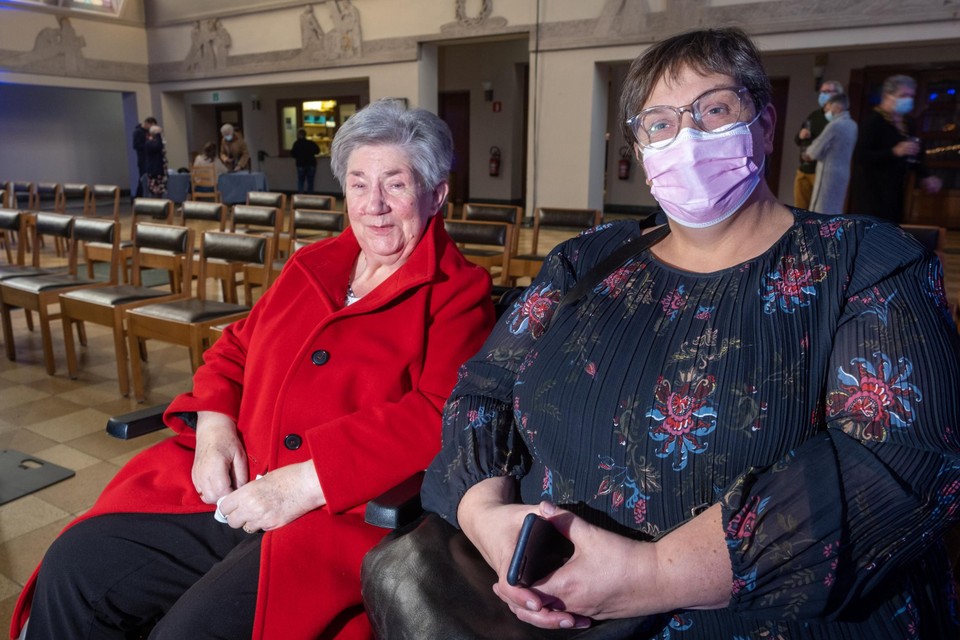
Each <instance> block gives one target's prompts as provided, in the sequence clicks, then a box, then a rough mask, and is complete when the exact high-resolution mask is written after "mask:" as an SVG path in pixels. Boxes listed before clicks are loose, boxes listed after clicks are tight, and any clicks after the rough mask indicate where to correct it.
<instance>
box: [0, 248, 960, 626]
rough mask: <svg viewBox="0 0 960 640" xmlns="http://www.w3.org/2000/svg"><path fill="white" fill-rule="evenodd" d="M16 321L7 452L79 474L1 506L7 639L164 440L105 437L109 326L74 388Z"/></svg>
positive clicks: (182, 383)
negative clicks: (41, 570) (17, 609)
mask: <svg viewBox="0 0 960 640" xmlns="http://www.w3.org/2000/svg"><path fill="white" fill-rule="evenodd" d="M528 234H529V230H528V229H524V230H523V233H522V234H521V243H522V244H521V246H528V245H529V235H528ZM949 236H950V238H949V243H948V245H949V249H948V253H947V256H946V257H947V260H946V262H947V265H946V266H947V283H948V284H949V287H950V291H949V295H950V298H951V300H957V299H958V297H960V231H954V232H951V233H950V234H949ZM550 240H552V238H551V239H550ZM523 243H526V244H523ZM14 323H15V328H14V335H15V338H16V347H17V362H9V361H7V360H6V358H4V357H2V355H0V450H4V449H15V450H18V451H22V452H25V453H28V454H30V455H33V456H36V457H39V458H41V459H43V460H47V461H49V462H53V463H55V464H58V465H61V466H64V467H67V468H70V469H73V470H75V471H76V475H75V476H74V477H73V478H71V479H69V480H65V481H63V482H60V483H58V484H55V485H53V486H50V487H48V488H46V489H43V490H41V491H37V492H35V493H32V494H30V495H27V496H24V497H22V498H19V499H17V500H14V501H12V502H9V503H7V504H5V505H2V506H0V637H3V636H2V634H5V633H6V629H7V628H8V626H9V619H10V614H11V611H12V608H13V605H14V603H15V601H16V597H17V594H18V593H19V591H20V589H21V588H22V586H23V584H24V582H25V581H26V580H27V578H28V577H29V576H30V574H31V573H32V571H33V569H34V568H35V567H36V565H37V563H38V561H39V560H40V558H41V557H42V555H43V553H44V551H45V550H46V548H47V547H48V546H49V544H50V542H51V541H52V540H53V539H54V537H55V536H56V535H57V533H58V532H59V531H60V530H61V529H62V528H63V526H64V525H65V524H66V523H67V522H69V521H70V520H71V519H72V518H73V517H74V516H76V515H77V514H80V513H82V512H83V511H84V510H86V509H88V508H89V507H90V505H91V504H92V503H93V501H94V499H95V498H96V496H97V495H98V494H99V493H100V491H101V490H102V488H103V487H104V485H106V483H107V482H109V480H110V479H111V478H112V477H113V475H114V474H115V473H116V471H117V470H118V469H119V468H120V466H121V465H123V464H124V463H125V462H126V461H127V460H129V459H130V458H131V457H132V456H133V455H134V454H135V453H137V452H138V451H140V450H142V449H143V448H145V447H147V446H149V445H151V444H153V443H155V442H157V441H158V440H160V439H161V438H164V437H167V434H164V433H157V434H150V435H147V436H143V437H140V438H137V439H135V440H131V441H121V440H116V439H114V438H111V437H110V436H108V435H106V433H105V431H104V426H105V424H106V421H107V418H108V417H110V416H111V415H117V414H121V413H125V412H128V411H131V410H133V409H135V408H137V405H136V403H135V402H134V401H133V400H131V399H126V398H123V397H121V396H120V394H119V391H118V389H117V379H116V370H115V362H114V355H113V348H112V342H111V338H110V334H109V333H108V332H107V331H106V330H105V329H104V328H102V327H97V326H94V325H89V324H88V326H87V334H88V345H87V346H86V347H85V348H83V349H82V350H81V368H80V375H79V378H78V379H77V380H70V379H69V378H67V376H66V372H65V368H66V365H65V358H64V354H63V341H62V336H61V334H60V326H59V324H57V325H56V326H55V327H54V345H55V355H56V361H57V366H58V371H57V373H56V375H54V376H48V375H47V374H46V373H45V371H44V369H43V362H42V354H41V347H40V338H39V334H38V333H37V332H33V333H31V332H28V331H27V329H26V324H25V321H24V315H23V313H22V312H17V313H15V315H14ZM146 372H147V375H148V380H147V385H148V399H147V402H148V403H149V404H156V403H160V402H166V401H168V400H169V399H171V398H172V397H173V396H174V395H176V394H177V393H180V392H182V391H186V390H188V389H189V387H190V365H189V361H188V358H187V351H186V349H185V348H181V347H172V346H165V345H163V344H160V343H157V342H155V341H152V342H151V343H149V363H148V365H147V366H146Z"/></svg>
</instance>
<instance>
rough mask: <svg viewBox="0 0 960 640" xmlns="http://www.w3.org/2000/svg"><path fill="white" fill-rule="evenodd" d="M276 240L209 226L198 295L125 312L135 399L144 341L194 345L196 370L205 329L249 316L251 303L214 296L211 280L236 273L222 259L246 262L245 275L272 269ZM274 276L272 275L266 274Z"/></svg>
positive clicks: (192, 358)
mask: <svg viewBox="0 0 960 640" xmlns="http://www.w3.org/2000/svg"><path fill="white" fill-rule="evenodd" d="M272 262H273V239H272V238H269V237H266V236H258V235H253V234H238V233H220V232H217V231H208V232H206V233H204V234H203V237H202V240H201V243H200V277H199V281H198V283H197V295H196V297H192V298H185V299H181V300H173V301H170V302H163V303H158V304H147V305H144V306H141V307H136V308H134V309H130V310H128V311H127V312H126V314H125V317H126V322H127V342H128V347H129V352H130V354H131V356H132V357H131V359H130V364H131V369H132V372H133V391H134V395H135V397H136V399H137V402H143V400H144V397H145V393H144V380H143V369H142V365H141V362H140V357H139V355H140V354H141V353H142V351H141V348H140V345H141V342H143V341H144V340H147V339H151V338H152V339H158V340H163V341H164V342H169V343H173V344H179V345H183V346H187V347H189V348H190V364H191V365H192V367H193V370H194V371H196V370H197V368H198V367H199V366H200V365H201V364H202V363H203V351H204V349H205V346H206V344H207V343H206V338H207V328H208V327H210V326H213V325H218V324H225V323H230V322H234V321H236V320H239V319H241V318H243V317H245V316H246V315H247V314H248V313H249V311H250V306H251V305H252V300H251V299H249V298H247V299H246V300H245V302H246V304H238V303H231V302H219V301H216V300H210V299H209V297H208V294H207V290H208V287H207V284H208V283H207V281H208V280H217V279H221V278H223V277H231V278H232V277H233V271H232V269H227V270H224V269H223V268H222V266H221V265H222V264H224V263H225V264H227V265H234V264H238V265H241V267H244V269H243V272H244V274H245V275H247V274H249V273H250V272H251V270H253V269H256V270H258V271H261V272H262V271H267V272H270V271H272ZM269 278H270V276H269V275H268V279H269Z"/></svg>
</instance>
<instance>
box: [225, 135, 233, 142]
mask: <svg viewBox="0 0 960 640" xmlns="http://www.w3.org/2000/svg"><path fill="white" fill-rule="evenodd" d="M223 139H224V140H226V141H227V142H230V141H231V140H233V134H232V133H231V134H230V135H226V136H223Z"/></svg>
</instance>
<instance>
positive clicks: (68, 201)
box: [60, 182, 90, 216]
mask: <svg viewBox="0 0 960 640" xmlns="http://www.w3.org/2000/svg"><path fill="white" fill-rule="evenodd" d="M60 193H61V194H62V196H63V197H62V199H61V201H60V202H61V204H62V209H60V213H69V214H70V215H84V216H85V215H89V213H90V187H89V186H88V185H85V184H81V183H79V182H65V183H63V186H62V188H61V190H60Z"/></svg>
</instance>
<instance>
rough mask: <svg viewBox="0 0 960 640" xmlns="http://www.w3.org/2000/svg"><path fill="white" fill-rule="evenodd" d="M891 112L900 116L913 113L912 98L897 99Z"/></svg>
mask: <svg viewBox="0 0 960 640" xmlns="http://www.w3.org/2000/svg"><path fill="white" fill-rule="evenodd" d="M893 111H894V113H899V114H900V115H901V116H903V115H906V114H908V113H910V112H911V111H913V98H910V97H907V98H897V102H896V103H895V104H894V105H893Z"/></svg>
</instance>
